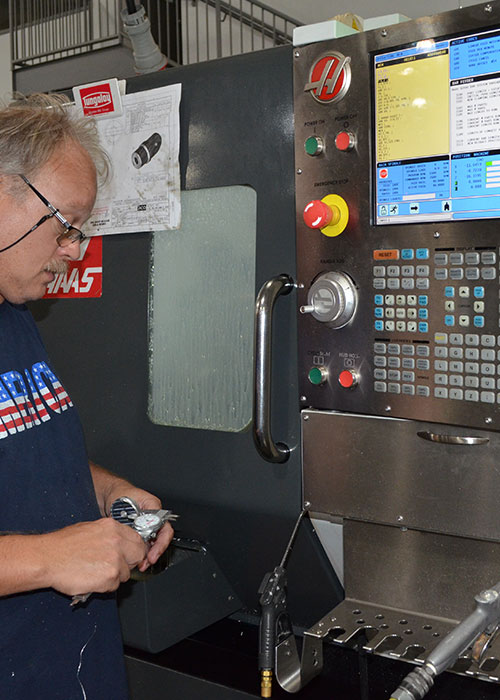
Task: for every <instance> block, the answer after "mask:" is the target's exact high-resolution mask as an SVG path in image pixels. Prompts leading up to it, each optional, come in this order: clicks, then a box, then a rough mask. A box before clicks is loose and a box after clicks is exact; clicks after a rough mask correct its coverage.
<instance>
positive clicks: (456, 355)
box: [450, 347, 477, 360]
mask: <svg viewBox="0 0 500 700" xmlns="http://www.w3.org/2000/svg"><path fill="white" fill-rule="evenodd" d="M463 356H464V349H463V348H456V347H454V348H450V357H451V358H453V359H454V360H461V359H462V357H463ZM476 359H477V358H476Z"/></svg>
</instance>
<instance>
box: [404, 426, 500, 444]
mask: <svg viewBox="0 0 500 700" xmlns="http://www.w3.org/2000/svg"><path fill="white" fill-rule="evenodd" d="M417 435H418V437H420V438H422V439H423V440H429V441H430V442H441V443H443V444H446V445H486V444H488V442H489V441H490V439H489V438H487V437H478V436H474V437H472V436H467V435H445V434H443V433H432V432H431V431H430V430H419V431H418V432H417Z"/></svg>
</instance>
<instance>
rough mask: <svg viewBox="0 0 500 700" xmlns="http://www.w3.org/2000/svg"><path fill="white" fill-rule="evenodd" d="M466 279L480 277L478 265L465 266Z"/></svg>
mask: <svg viewBox="0 0 500 700" xmlns="http://www.w3.org/2000/svg"><path fill="white" fill-rule="evenodd" d="M465 279H467V280H478V279H479V269H478V268H477V267H466V268H465Z"/></svg>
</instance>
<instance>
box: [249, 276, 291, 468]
mask: <svg viewBox="0 0 500 700" xmlns="http://www.w3.org/2000/svg"><path fill="white" fill-rule="evenodd" d="M293 288H294V283H293V279H292V278H291V277H290V276H289V275H286V274H282V275H278V276H277V277H273V278H272V279H270V280H268V281H267V282H265V283H264V284H263V285H262V287H261V289H260V292H259V293H258V295H257V301H256V303H255V347H254V363H255V364H254V401H253V438H254V442H255V447H256V448H257V451H258V453H259V454H260V455H261V457H263V459H265V460H267V461H268V462H278V463H279V462H286V460H287V459H288V457H289V456H290V449H289V447H288V446H287V445H285V444H283V443H281V442H278V443H275V442H274V441H273V438H272V435H271V356H272V353H271V345H272V330H273V310H274V304H275V302H276V299H277V298H278V297H279V296H280V295H281V294H289V293H290V292H291V291H292V289H293Z"/></svg>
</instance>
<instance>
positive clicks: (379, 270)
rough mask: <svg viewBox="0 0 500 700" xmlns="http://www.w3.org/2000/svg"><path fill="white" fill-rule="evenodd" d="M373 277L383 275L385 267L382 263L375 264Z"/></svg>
mask: <svg viewBox="0 0 500 700" xmlns="http://www.w3.org/2000/svg"><path fill="white" fill-rule="evenodd" d="M373 276H374V277H385V267H384V266H383V265H375V267H374V268H373Z"/></svg>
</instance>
